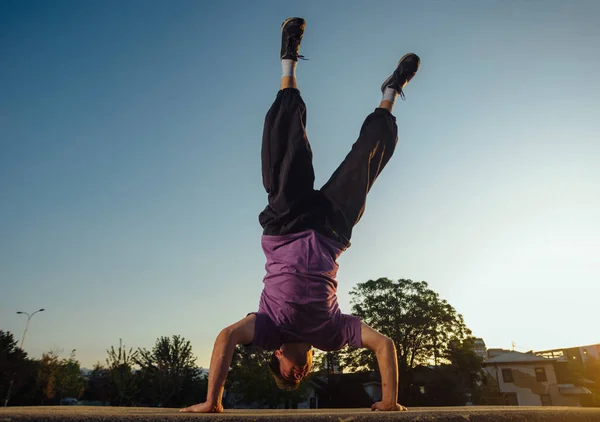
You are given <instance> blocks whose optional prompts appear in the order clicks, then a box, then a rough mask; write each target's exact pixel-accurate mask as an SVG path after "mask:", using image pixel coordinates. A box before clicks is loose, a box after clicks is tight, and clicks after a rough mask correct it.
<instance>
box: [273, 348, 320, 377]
mask: <svg viewBox="0 0 600 422" xmlns="http://www.w3.org/2000/svg"><path fill="white" fill-rule="evenodd" d="M275 356H277V359H279V372H280V374H281V376H282V377H283V378H284V379H286V380H288V381H293V380H301V379H302V378H304V377H305V376H306V375H308V373H309V372H310V368H311V366H312V356H313V351H312V350H309V351H308V352H302V353H299V352H298V351H295V350H294V349H293V348H291V349H290V348H286V349H284V350H283V351H282V350H281V349H279V350H276V351H275Z"/></svg>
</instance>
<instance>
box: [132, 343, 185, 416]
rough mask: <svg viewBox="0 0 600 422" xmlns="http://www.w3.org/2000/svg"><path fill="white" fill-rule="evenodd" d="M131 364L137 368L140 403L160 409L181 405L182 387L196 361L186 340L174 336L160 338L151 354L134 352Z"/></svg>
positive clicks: (142, 350)
mask: <svg viewBox="0 0 600 422" xmlns="http://www.w3.org/2000/svg"><path fill="white" fill-rule="evenodd" d="M134 360H135V363H136V364H137V365H139V366H140V368H141V369H140V372H139V374H138V378H139V380H140V383H141V397H140V399H141V400H142V401H143V402H148V401H149V402H151V403H157V404H158V405H160V406H164V407H168V406H177V405H180V404H181V395H182V390H183V386H184V384H185V383H186V380H187V379H188V378H190V377H193V376H194V369H195V365H194V362H195V360H196V358H195V357H194V355H193V353H192V345H191V344H190V342H189V341H188V340H185V339H184V338H183V337H180V336H178V335H174V336H173V337H172V338H169V337H160V338H158V339H157V340H156V344H155V345H154V347H153V348H152V350H146V349H138V354H137V355H136V356H135V359H134Z"/></svg>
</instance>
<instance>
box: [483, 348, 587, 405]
mask: <svg viewBox="0 0 600 422" xmlns="http://www.w3.org/2000/svg"><path fill="white" fill-rule="evenodd" d="M488 355H489V358H488V359H487V360H485V361H484V362H483V368H484V370H485V371H486V372H487V374H488V375H490V376H491V377H492V378H493V380H494V381H495V383H496V386H497V389H498V392H499V395H500V403H501V404H506V405H512V406H581V399H582V398H583V397H585V396H589V395H591V394H592V393H591V392H590V390H588V389H587V388H585V387H582V386H577V385H574V384H562V383H560V381H561V380H560V379H558V378H557V367H560V366H561V365H565V364H566V363H567V360H566V359H564V358H554V357H543V356H538V355H536V354H534V353H532V352H529V353H520V352H515V351H508V350H503V349H490V350H488ZM559 372H564V371H560V369H559Z"/></svg>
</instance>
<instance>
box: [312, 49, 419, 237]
mask: <svg viewBox="0 0 600 422" xmlns="http://www.w3.org/2000/svg"><path fill="white" fill-rule="evenodd" d="M419 64H420V60H419V57H418V56H417V55H415V54H407V55H406V56H404V57H402V59H400V61H399V62H398V67H397V69H396V70H395V71H394V73H393V74H392V76H390V77H389V78H388V79H387V80H386V81H385V82H384V83H383V85H382V87H381V90H382V93H383V97H382V100H381V103H380V105H379V108H377V109H375V111H374V112H373V113H371V114H370V115H369V116H368V117H367V118H366V120H365V122H364V123H363V126H362V128H361V130H360V135H359V137H358V140H357V141H356V142H355V143H354V145H353V146H352V150H351V151H350V153H349V154H348V155H347V156H346V158H345V159H344V161H343V162H342V164H341V165H340V166H339V167H338V168H337V170H336V171H335V172H334V173H333V175H332V176H331V178H330V179H329V181H328V182H327V183H326V184H325V185H324V186H323V187H322V188H321V192H322V193H323V194H325V196H326V197H327V198H328V199H329V200H330V201H331V202H332V203H333V210H332V212H331V214H330V221H329V225H330V226H332V227H331V228H332V229H333V230H334V231H335V232H336V234H337V235H338V237H340V238H341V239H342V240H344V241H346V243H348V244H349V242H350V238H351V236H352V228H353V227H354V225H355V224H356V223H358V222H359V220H360V218H361V217H362V215H363V212H364V209H365V203H366V200H367V194H368V193H369V191H370V190H371V187H372V186H373V183H375V180H376V179H377V177H378V176H379V174H380V173H381V171H382V170H383V169H384V167H385V166H386V164H387V163H388V161H389V160H390V158H391V157H392V154H393V153H394V149H395V148H396V143H397V141H398V126H397V125H396V118H395V117H394V116H393V115H392V114H391V111H392V109H393V107H394V101H395V100H396V98H397V96H398V95H401V96H402V97H404V94H403V92H402V88H404V86H406V84H407V83H408V81H410V80H411V79H412V77H413V76H414V75H415V73H416V72H417V70H418V68H419Z"/></svg>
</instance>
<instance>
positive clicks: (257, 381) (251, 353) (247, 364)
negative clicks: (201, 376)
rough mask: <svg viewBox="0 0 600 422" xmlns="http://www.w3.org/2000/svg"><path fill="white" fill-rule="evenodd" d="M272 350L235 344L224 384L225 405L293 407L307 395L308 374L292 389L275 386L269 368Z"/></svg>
mask: <svg viewBox="0 0 600 422" xmlns="http://www.w3.org/2000/svg"><path fill="white" fill-rule="evenodd" d="M272 353H273V352H272V351H268V350H262V349H259V348H256V347H245V346H236V348H235V351H234V354H233V359H232V361H231V367H230V370H229V374H228V376H227V384H226V389H227V394H228V398H227V400H228V402H229V405H236V404H238V405H239V404H244V405H246V406H253V407H265V406H267V407H269V408H270V409H274V408H277V407H278V406H280V405H284V406H285V407H286V408H294V407H297V406H298V404H299V403H300V402H302V401H304V400H305V399H306V398H307V397H308V385H307V384H308V383H309V382H310V381H309V379H310V376H309V377H308V379H305V380H304V381H302V382H301V383H300V386H299V387H298V389H297V390H295V391H284V390H280V389H279V387H277V385H276V384H275V381H274V380H273V377H272V375H271V371H270V369H269V359H270V358H271V354H272ZM230 394H231V395H230ZM231 396H233V398H232V397H231Z"/></svg>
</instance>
